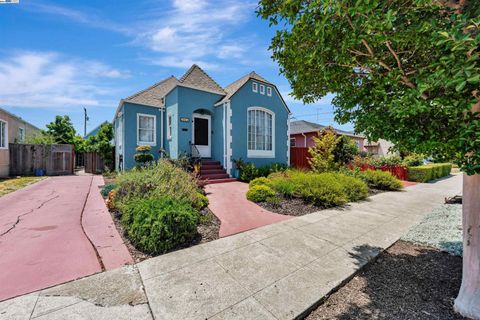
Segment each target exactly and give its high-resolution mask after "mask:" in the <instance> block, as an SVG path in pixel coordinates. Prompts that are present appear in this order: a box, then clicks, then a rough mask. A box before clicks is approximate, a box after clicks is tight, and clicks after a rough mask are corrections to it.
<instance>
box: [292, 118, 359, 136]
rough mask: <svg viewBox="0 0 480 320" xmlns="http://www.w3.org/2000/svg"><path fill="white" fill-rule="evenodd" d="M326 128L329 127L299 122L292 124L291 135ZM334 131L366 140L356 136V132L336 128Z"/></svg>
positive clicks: (303, 121)
mask: <svg viewBox="0 0 480 320" xmlns="http://www.w3.org/2000/svg"><path fill="white" fill-rule="evenodd" d="M325 128H328V126H324V125H321V124H318V123H314V122H310V121H305V120H297V121H291V122H290V134H301V133H310V132H317V131H321V130H323V129H325ZM333 129H334V130H335V132H336V133H337V134H342V135H345V136H350V137H354V138H364V136H362V135H359V134H355V133H354V132H350V131H344V130H340V129H335V128H333Z"/></svg>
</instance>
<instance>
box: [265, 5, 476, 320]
mask: <svg viewBox="0 0 480 320" xmlns="http://www.w3.org/2000/svg"><path fill="white" fill-rule="evenodd" d="M258 14H259V15H260V16H261V17H263V18H264V19H268V20H269V21H270V23H271V25H274V26H275V27H276V28H277V32H276V35H275V36H274V38H273V39H272V44H271V49H272V52H273V58H274V59H275V60H277V61H278V62H279V64H280V67H281V72H282V73H283V74H284V75H285V76H286V78H287V79H288V80H289V81H290V83H291V86H292V88H293V95H294V96H295V97H296V98H299V99H303V101H304V102H307V103H308V102H313V101H316V100H317V99H319V98H321V97H323V96H325V95H326V94H327V93H328V92H333V93H336V97H335V98H334V99H333V104H334V106H335V107H336V120H337V121H339V122H342V123H345V122H349V121H351V122H353V123H354V124H355V127H356V130H357V131H358V132H364V133H365V134H366V135H367V138H368V139H369V140H370V141H376V140H378V139H379V138H385V139H388V140H390V141H392V142H393V143H394V144H395V145H397V146H399V148H401V149H404V150H411V151H413V152H417V153H424V154H431V155H433V156H436V157H445V158H450V159H455V161H456V162H457V163H458V164H459V165H460V166H461V168H462V170H463V171H464V172H465V173H466V175H465V176H464V192H463V196H464V199H463V202H464V206H463V208H464V209H463V210H464V211H463V218H464V223H463V225H464V269H463V280H462V287H461V289H460V293H459V296H458V298H457V299H456V300H455V309H456V310H457V311H459V312H460V313H462V314H463V315H465V316H470V317H475V318H480V309H479V308H478V306H479V305H480V272H479V270H480V235H479V229H480V225H479V224H480V219H479V218H478V217H479V216H480V202H479V201H478V199H479V198H480V174H479V173H480V117H479V114H480V113H479V111H480V92H479V85H480V64H479V59H480V52H479V48H480V18H479V16H480V1H473V0H470V1H468V0H457V1H455V0H384V1H380V0H317V1H310V0H260V4H259V8H258Z"/></svg>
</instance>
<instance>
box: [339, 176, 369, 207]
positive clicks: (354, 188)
mask: <svg viewBox="0 0 480 320" xmlns="http://www.w3.org/2000/svg"><path fill="white" fill-rule="evenodd" d="M333 175H334V177H335V179H337V181H338V182H339V183H340V184H341V185H342V188H343V191H344V192H345V194H346V195H347V198H348V201H359V200H363V199H365V198H366V197H367V196H368V186H367V184H366V183H365V182H363V181H362V180H360V179H358V178H355V177H353V176H348V175H344V174H339V173H336V174H333Z"/></svg>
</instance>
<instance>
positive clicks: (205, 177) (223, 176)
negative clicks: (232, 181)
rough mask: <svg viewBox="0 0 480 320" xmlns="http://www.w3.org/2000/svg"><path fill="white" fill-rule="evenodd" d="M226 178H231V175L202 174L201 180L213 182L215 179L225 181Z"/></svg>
mask: <svg viewBox="0 0 480 320" xmlns="http://www.w3.org/2000/svg"><path fill="white" fill-rule="evenodd" d="M225 178H230V175H229V174H228V173H215V174H201V175H200V179H202V180H206V179H209V180H213V179H225Z"/></svg>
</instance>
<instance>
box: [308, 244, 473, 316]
mask: <svg viewBox="0 0 480 320" xmlns="http://www.w3.org/2000/svg"><path fill="white" fill-rule="evenodd" d="M461 279H462V258H460V257H456V256H452V255H449V254H447V253H444V252H441V251H440V250H438V249H436V248H432V247H426V246H419V245H414V244H412V243H410V242H405V241H398V242H397V243H396V244H395V245H393V246H392V247H391V248H390V249H388V250H387V251H385V252H384V253H382V254H381V255H380V256H379V257H378V259H377V260H376V261H375V262H373V263H372V264H370V265H367V266H366V267H365V269H364V270H362V271H361V272H360V273H359V274H358V275H356V276H355V277H354V278H353V279H352V280H351V281H350V282H348V283H347V284H346V285H345V286H343V287H342V288H340V289H339V290H338V291H337V292H336V293H334V294H332V295H331V296H330V297H329V298H328V299H327V300H326V301H325V302H324V303H323V304H322V305H320V306H319V307H318V308H317V309H316V310H314V311H313V312H312V313H311V314H310V315H309V316H308V317H307V319H309V320H314V319H315V320H318V319H342V320H343V319H345V320H346V319H392V320H393V319H440V320H444V319H445V320H446V319H449V320H450V319H464V318H463V317H461V316H459V315H458V314H456V313H455V312H454V311H453V302H454V299H455V297H456V296H457V294H458V290H459V289H460V283H461Z"/></svg>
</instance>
